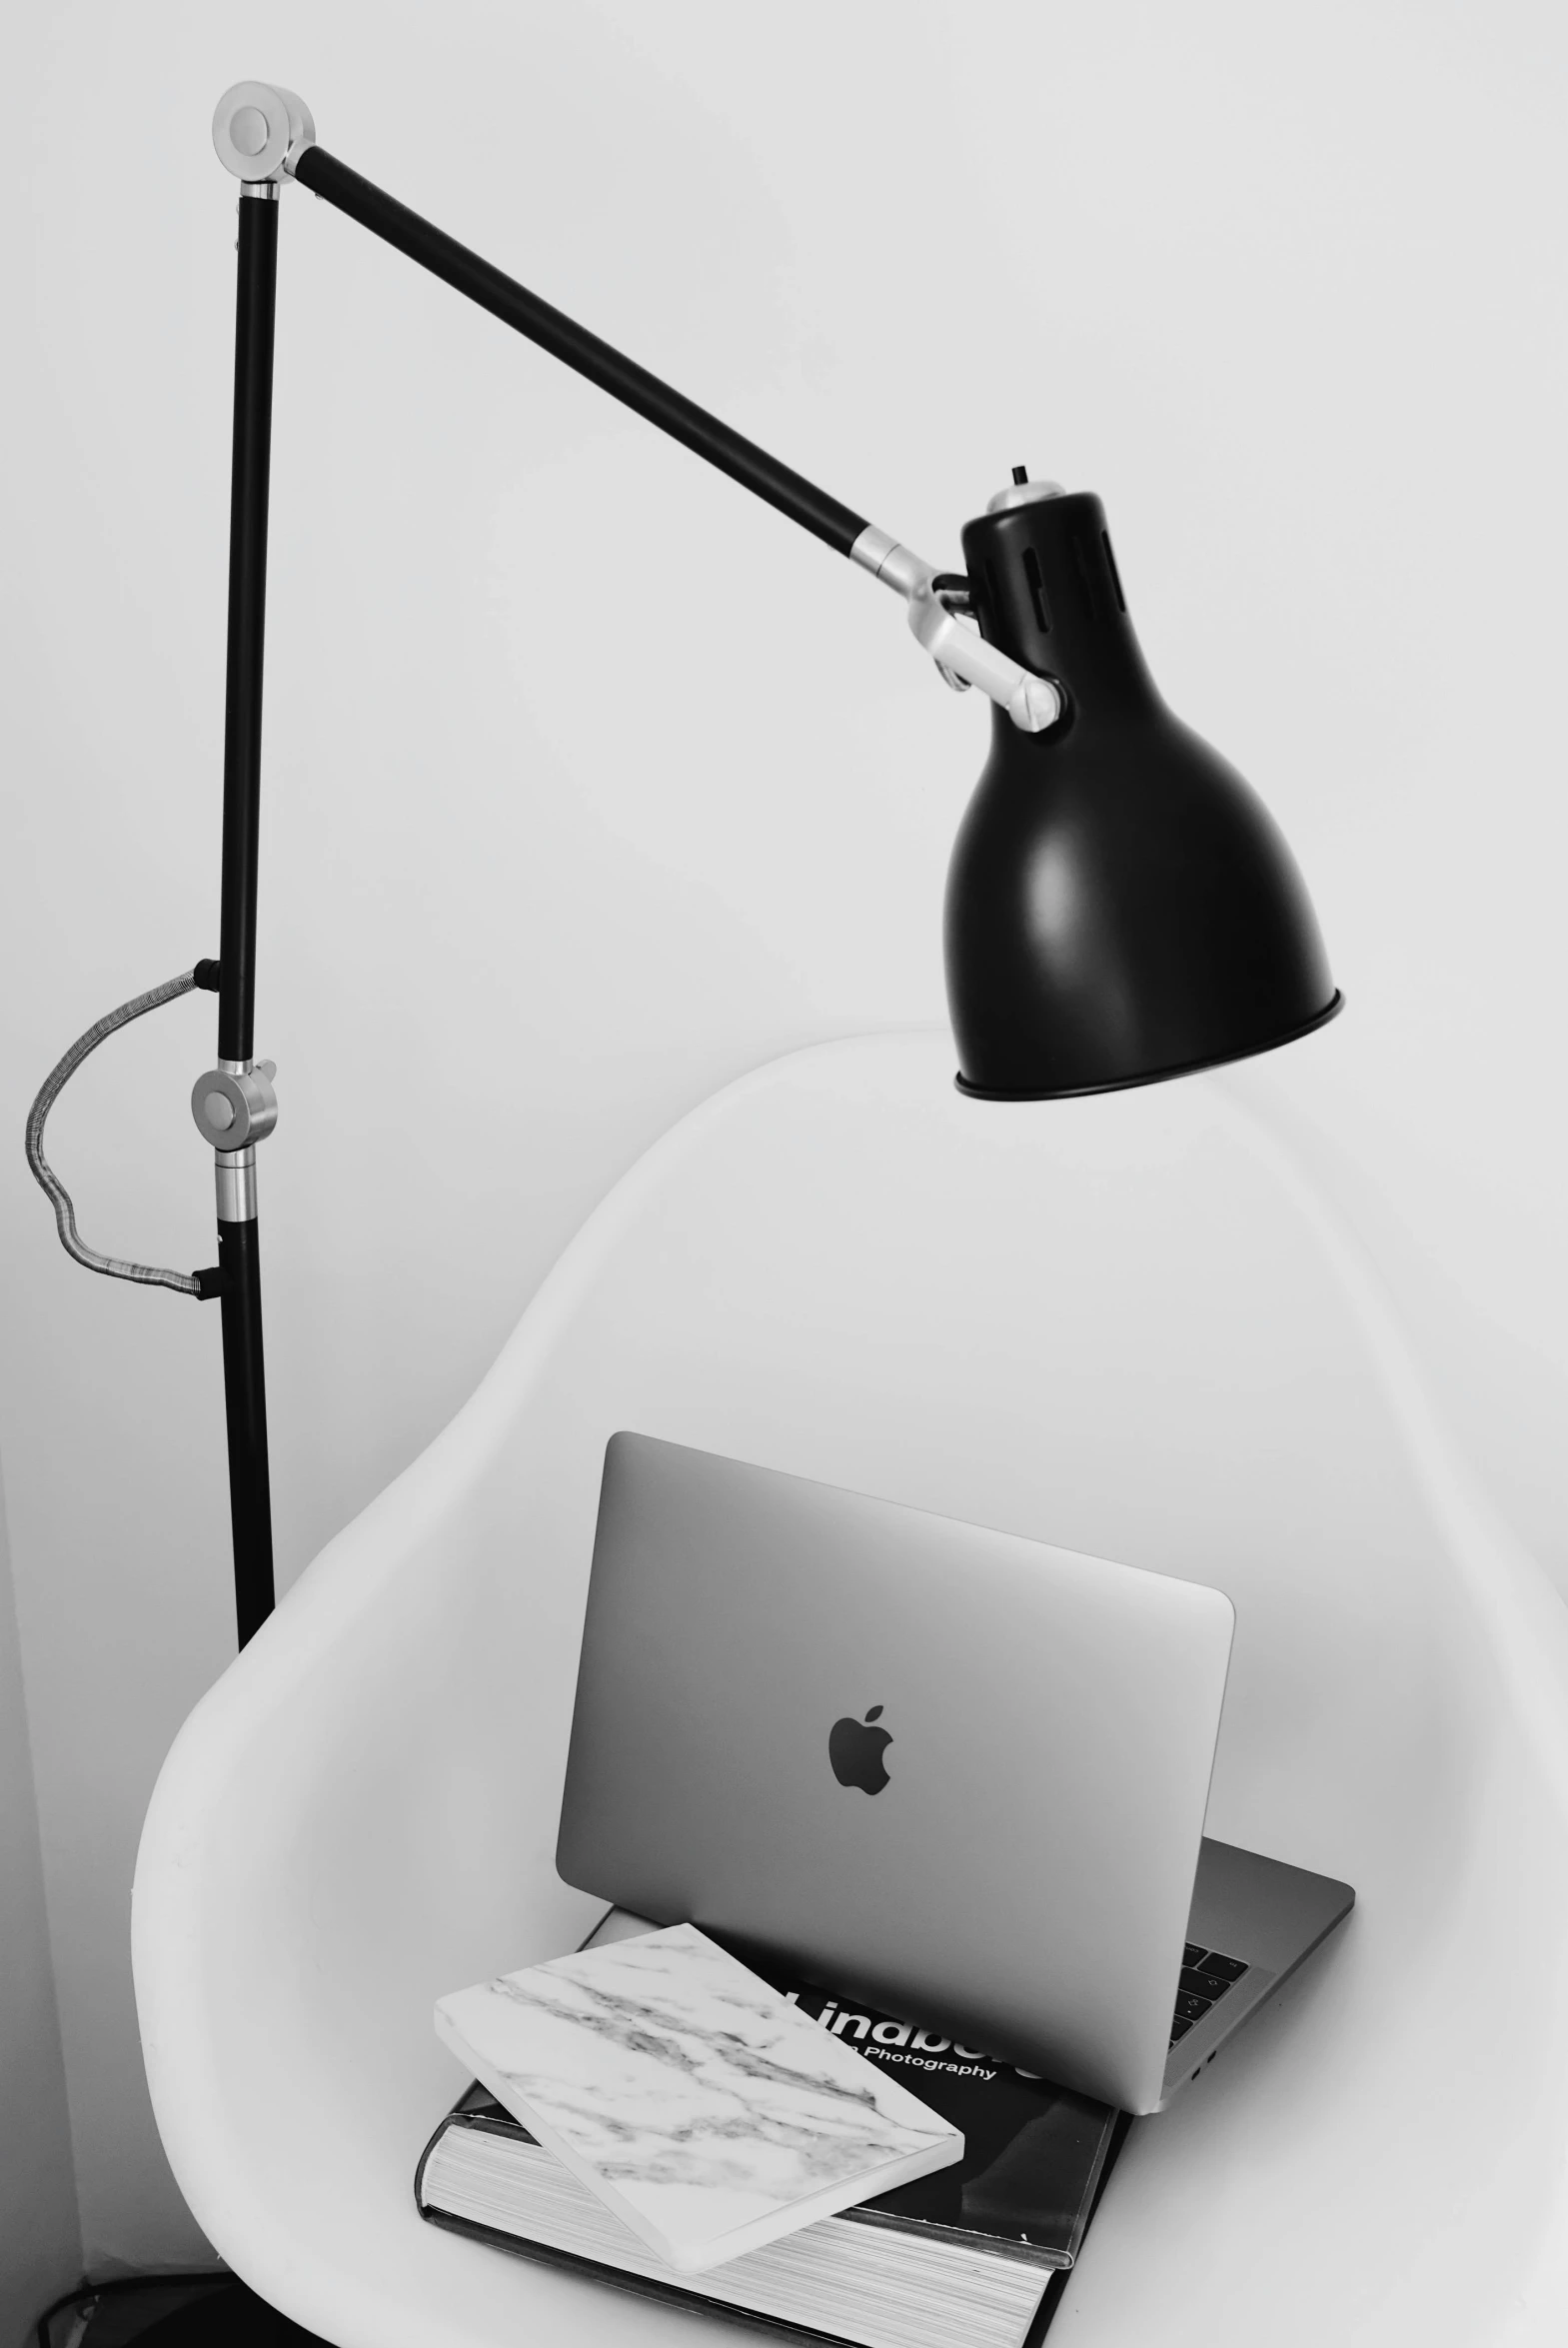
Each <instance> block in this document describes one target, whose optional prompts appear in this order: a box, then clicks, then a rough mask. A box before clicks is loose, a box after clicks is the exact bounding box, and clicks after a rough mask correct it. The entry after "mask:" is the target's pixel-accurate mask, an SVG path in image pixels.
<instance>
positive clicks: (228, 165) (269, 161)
mask: <svg viewBox="0 0 1568 2348" xmlns="http://www.w3.org/2000/svg"><path fill="white" fill-rule="evenodd" d="M212 143H213V145H214V147H216V149H217V150H218V160H219V162H220V163H221V164H222V165H223V168H224V170H225V171H232V172H233V174H234V176H235V178H236V179H237V180H242V181H243V182H244V186H243V188H242V190H241V193H242V194H244V195H247V196H262V197H267V196H271V197H274V198H275V197H276V196H277V193H278V186H279V182H280V181H282V180H285V179H292V178H293V177H294V167H295V165H296V164H297V163H298V161H299V159H300V157H301V156H302V155H303V154H304V152H305V150H306V148H307V147H314V146H315V144H316V125H315V123H314V122H313V121H312V120H311V110H310V108H309V107H308V106H307V105H306V103H305V101H304V99H303V98H296V96H295V95H294V92H293V91H292V90H280V89H279V88H278V87H277V85H276V83H273V82H236V83H235V85H234V87H233V89H232V90H225V91H224V93H223V96H222V97H221V98H220V99H219V101H218V104H217V107H216V109H215V110H214V113H213V118H212Z"/></svg>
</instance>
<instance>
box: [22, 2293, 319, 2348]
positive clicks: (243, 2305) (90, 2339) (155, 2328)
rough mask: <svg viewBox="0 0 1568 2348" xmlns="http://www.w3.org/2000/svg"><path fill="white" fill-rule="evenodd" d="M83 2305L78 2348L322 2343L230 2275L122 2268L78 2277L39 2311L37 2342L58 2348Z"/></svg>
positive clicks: (262, 2347)
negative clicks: (106, 2278)
mask: <svg viewBox="0 0 1568 2348" xmlns="http://www.w3.org/2000/svg"><path fill="white" fill-rule="evenodd" d="M87 2309H90V2310H91V2313H90V2314H89V2316H88V2322H87V2329H86V2330H85V2331H84V2332H83V2334H82V2336H81V2341H80V2348H131V2343H132V2342H134V2343H135V2344H136V2348H329V2344H328V2343H327V2342H326V2341H323V2340H320V2339H318V2337H317V2335H316V2334H315V2333H314V2332H307V2331H302V2330H301V2328H300V2326H299V2325H298V2324H296V2323H291V2322H290V2321H289V2318H288V2317H287V2316H286V2315H279V2314H278V2312H277V2310H276V2309H275V2308H271V2307H269V2306H268V2305H267V2302H266V2301H265V2300H264V2299H258V2298H257V2296H256V2294H255V2292H254V2291H250V2290H247V2288H246V2286H245V2285H244V2284H243V2283H242V2282H240V2281H238V2280H237V2279H236V2278H235V2277H234V2276H232V2275H128V2276H125V2277H123V2278H121V2279H119V2280H117V2281H115V2282H112V2283H100V2284H98V2285H97V2286H96V2287H95V2286H92V2285H88V2284H84V2285H83V2287H82V2288H81V2289H80V2290H79V2291H74V2292H72V2293H71V2295H70V2297H69V2298H68V2299H63V2300H61V2301H60V2302H59V2304H58V2305H57V2306H55V2307H52V2308H51V2309H50V2310H49V2312H48V2313H47V2314H46V2315H44V2316H42V2317H41V2318H40V2320H39V2324H38V2332H37V2348H64V2344H65V2342H66V2341H68V2340H70V2339H71V2338H72V2337H73V2333H74V2329H75V2323H76V2320H77V2318H78V2317H80V2315H81V2314H82V2313H83V2311H84V2310H87Z"/></svg>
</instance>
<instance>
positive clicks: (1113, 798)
mask: <svg viewBox="0 0 1568 2348" xmlns="http://www.w3.org/2000/svg"><path fill="white" fill-rule="evenodd" d="M963 553H964V566H965V569H966V571H967V573H968V579H969V593H970V597H971V601H972V606H973V610H974V614H975V617H976V619H977V620H978V622H979V626H980V630H981V633H982V634H983V635H984V636H985V637H986V638H988V639H989V641H990V642H991V643H992V644H995V645H997V646H999V647H1000V648H1001V649H1002V650H1003V651H1004V652H1007V653H1009V654H1011V656H1012V658H1013V659H1014V660H1017V661H1021V662H1022V663H1023V665H1024V666H1025V667H1026V668H1029V669H1032V670H1034V671H1036V672H1037V673H1038V674H1040V675H1042V676H1048V677H1052V678H1054V679H1056V681H1057V682H1058V683H1059V684H1060V685H1061V686H1062V688H1063V689H1064V691H1065V694H1066V697H1067V707H1066V712H1065V715H1064V716H1063V717H1062V718H1061V719H1060V720H1058V722H1057V723H1056V724H1055V725H1054V726H1052V727H1051V728H1049V730H1048V731H1047V732H1045V733H1043V734H1024V733H1021V732H1020V731H1019V730H1018V729H1017V727H1015V726H1014V725H1013V723H1012V721H1011V719H1010V718H1008V717H1007V716H1006V714H1005V712H1003V711H1001V710H996V711H995V712H993V716H992V741H991V755H990V758H989V761H988V762H987V764H986V767H985V771H984V773H983V774H982V775H981V777H980V781H979V785H978V788H977V789H976V791H975V794H974V797H973V799H972V801H971V802H970V804H969V807H968V810H967V812H966V814H965V816H964V819H963V824H962V827H961V829H960V831H959V834H958V838H957V841H956V843H955V845H954V848H953V854H952V863H951V867H950V869H949V872H948V878H947V900H946V914H945V923H944V931H945V948H946V962H947V997H948V1006H949V1010H950V1013H951V1017H952V1026H953V1034H954V1037H955V1039H956V1042H957V1047H958V1069H959V1073H958V1083H959V1085H960V1087H961V1088H962V1090H963V1091H964V1092H966V1093H972V1094H977V1095H980V1096H981V1097H983V1098H987V1099H991V1100H1003V1101H1034V1100H1041V1099H1047V1098H1050V1097H1053V1096H1057V1095H1061V1094H1070V1093H1097V1092H1104V1091H1108V1090H1111V1089H1113V1088H1115V1087H1118V1086H1122V1085H1139V1084H1147V1083H1150V1082H1152V1081H1153V1080H1155V1079H1156V1078H1160V1077H1173V1076H1179V1075H1181V1074H1183V1073H1184V1072H1186V1071H1188V1070H1192V1069H1199V1068H1204V1067H1208V1066H1211V1065H1213V1064H1214V1063H1215V1062H1218V1061H1225V1060H1237V1059H1240V1058H1242V1057H1243V1056H1245V1055H1246V1054H1249V1053H1254V1052H1267V1051H1269V1050H1271V1049H1272V1048H1273V1046H1275V1045H1277V1044H1286V1043H1289V1042H1290V1041H1291V1040H1292V1039H1293V1038H1295V1037H1297V1036H1302V1035H1305V1034H1306V1033H1307V1032H1308V1031H1309V1030H1310V1029H1312V1028H1315V1027H1319V1026H1321V1025H1322V1023H1323V1022H1324V1021H1325V1020H1328V1019H1332V1017H1333V1015H1334V1013H1335V1012H1336V1011H1337V1010H1338V1009H1339V1007H1340V1002H1341V998H1340V996H1339V995H1338V994H1337V993H1336V991H1335V988H1334V983H1333V980H1332V979H1331V978H1330V976H1329V972H1328V962H1327V958H1326V956H1325V954H1324V951H1323V942H1322V938H1321V936H1320V935H1319V932H1318V927H1317V921H1316V917H1315V916H1314V914H1313V911H1312V906H1311V902H1310V900H1309V899H1308V897H1307V893H1306V889H1305V887H1304V885H1303V883H1302V880H1301V876H1300V874H1299V873H1298V872H1297V870H1296V866H1295V862H1294V860H1293V859H1292V857H1291V854H1290V851H1289V849H1288V848H1287V847H1286V845H1285V842H1284V839H1283V837H1282V835H1281V833H1280V832H1279V829H1278V827H1277V826H1276V825H1275V823H1274V821H1273V818H1272V817H1271V816H1270V815H1269V813H1268V811H1267V809H1266V808H1265V807H1264V806H1263V804H1262V802H1261V801H1260V800H1259V799H1258V798H1257V796H1256V795H1255V793H1254V792H1252V791H1251V790H1250V789H1249V787H1248V786H1247V784H1245V783H1244V782H1243V781H1242V779H1241V777H1240V776H1239V775H1238V774H1237V773H1236V772H1235V770H1234V768H1232V767H1229V766H1227V765H1226V763H1225V761H1224V760H1223V759H1222V758H1220V757H1219V756H1218V755H1217V754H1216V753H1215V752H1214V751H1212V750H1210V749H1209V747H1208V745H1207V743H1205V742H1203V741H1201V740H1200V739H1199V737H1198V736H1197V735H1196V734H1194V733H1192V732H1191V731H1190V729H1189V728H1187V727H1186V726H1183V725H1182V724H1181V722H1180V721H1179V719H1177V718H1175V717H1173V716H1172V715H1171V713H1170V711H1169V710H1168V709H1166V707H1165V705H1164V703H1163V702H1162V701H1161V700H1160V697H1159V695H1158V693H1157V692H1156V690H1155V687H1154V682H1153V679H1152V678H1151V677H1150V675H1149V673H1148V669H1147V668H1146V666H1145V664H1144V660H1143V655H1142V653H1141V652H1140V650H1139V648H1138V642H1137V638H1136V636H1135V635H1134V634H1133V630H1132V624H1131V622H1130V621H1129V619H1128V618H1127V612H1126V605H1125V601H1124V599H1123V596H1122V592H1121V585H1120V581H1119V579H1118V577H1117V573H1116V564H1115V557H1114V556H1113V554H1112V552H1111V545H1110V539H1109V536H1108V535H1107V533H1106V529H1105V516H1104V510H1103V508H1102V507H1101V505H1100V502H1099V499H1098V498H1096V497H1089V496H1070V497H1069V496H1057V497H1039V498H1036V499H1033V500H1031V501H1029V502H1027V503H1020V504H1017V505H1014V506H1011V507H1009V508H1007V509H1006V510H1004V511H1002V512H999V513H994V514H986V515H985V516H983V517H982V518H981V519H980V520H978V521H976V522H971V523H970V524H969V526H968V528H967V529H966V530H965V531H964V533H963Z"/></svg>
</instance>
